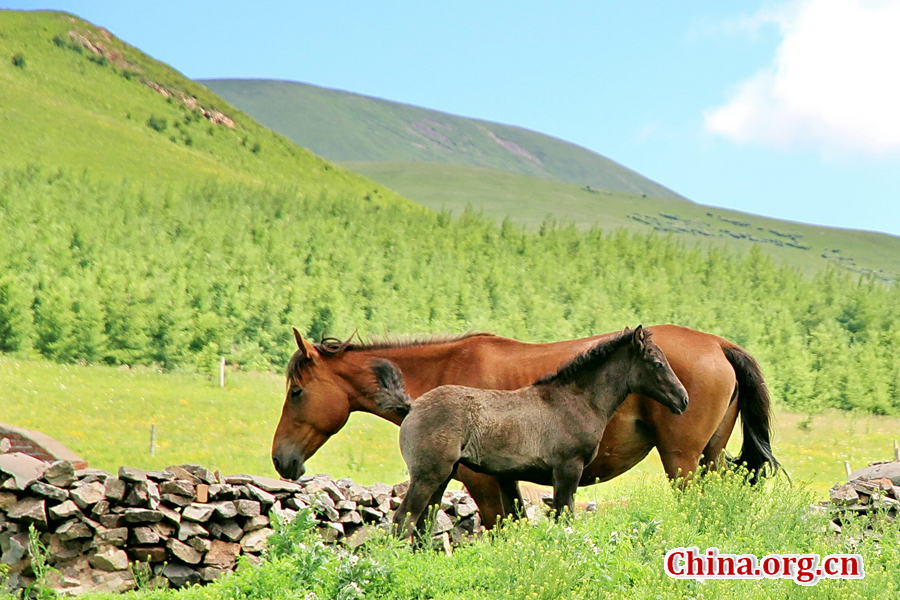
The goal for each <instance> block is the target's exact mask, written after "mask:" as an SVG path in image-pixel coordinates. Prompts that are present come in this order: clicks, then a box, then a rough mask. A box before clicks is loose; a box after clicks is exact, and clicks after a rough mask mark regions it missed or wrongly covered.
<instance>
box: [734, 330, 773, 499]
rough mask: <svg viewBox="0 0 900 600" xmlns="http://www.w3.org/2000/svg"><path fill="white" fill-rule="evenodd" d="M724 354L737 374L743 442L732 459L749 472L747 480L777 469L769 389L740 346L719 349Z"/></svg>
mask: <svg viewBox="0 0 900 600" xmlns="http://www.w3.org/2000/svg"><path fill="white" fill-rule="evenodd" d="M722 352H724V353H725V357H726V358H727V359H728V362H730V363H731V366H732V367H733V368H734V373H735V375H736V376H737V385H738V389H737V390H736V391H737V401H738V412H739V413H740V415H741V427H742V429H743V434H744V443H743V445H742V446H741V454H740V456H738V457H737V458H736V459H734V460H733V462H734V463H736V464H739V465H740V464H743V465H745V466H746V467H747V470H748V471H750V483H756V482H758V481H759V480H760V479H761V477H764V476H767V475H772V474H774V473H775V472H776V471H778V468H779V466H780V465H779V463H778V461H777V460H776V459H775V456H773V455H772V446H771V433H772V415H771V411H770V406H769V390H768V388H767V387H766V382H765V380H764V379H763V376H762V371H760V369H759V364H757V362H756V360H755V359H754V358H753V357H752V356H750V354H748V353H747V351H746V350H744V349H743V348H741V347H740V346H726V347H723V348H722Z"/></svg>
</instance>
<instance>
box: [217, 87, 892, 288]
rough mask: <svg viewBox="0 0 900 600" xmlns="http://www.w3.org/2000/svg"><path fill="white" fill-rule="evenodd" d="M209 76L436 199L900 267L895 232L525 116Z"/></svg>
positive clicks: (370, 172)
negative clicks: (785, 211) (595, 143)
mask: <svg viewBox="0 0 900 600" xmlns="http://www.w3.org/2000/svg"><path fill="white" fill-rule="evenodd" d="M204 83H205V84H206V85H208V86H209V87H210V88H211V89H213V90H215V91H217V92H218V93H220V94H222V95H223V96H224V97H225V98H228V99H229V100H230V101H232V102H234V103H235V104H236V105H237V106H240V107H242V108H243V109H244V110H246V111H247V112H249V113H250V114H252V115H253V116H254V117H255V118H257V119H259V120H260V121H261V122H263V123H265V124H267V125H269V126H270V127H272V128H273V129H275V130H276V131H279V132H281V133H283V134H284V135H286V136H288V137H289V138H291V139H292V140H294V141H295V142H297V143H298V144H300V145H301V146H304V147H308V148H311V149H312V150H313V151H314V152H317V153H318V154H321V155H323V156H326V157H328V158H331V159H333V160H337V161H341V164H342V165H343V166H345V167H347V168H348V169H350V170H352V171H355V172H357V173H361V174H363V175H365V176H367V177H369V178H371V179H373V180H375V181H377V182H379V183H381V184H383V185H385V186H386V187H388V188H391V189H393V190H396V191H397V192H399V193H400V194H403V195H404V196H405V197H407V198H411V199H413V200H415V201H417V202H419V203H421V204H423V205H425V206H427V207H429V208H432V209H435V210H441V209H444V208H447V209H450V210H451V211H454V212H456V213H459V212H461V211H462V210H463V209H464V208H465V207H466V206H468V205H472V206H473V207H475V209H476V210H479V211H482V212H484V214H485V215H487V216H489V217H492V218H495V219H498V220H500V219H503V218H505V217H507V216H509V217H511V218H512V219H513V220H515V221H517V222H519V223H524V224H526V225H536V224H539V223H540V222H542V221H543V220H544V218H546V216H547V215H548V214H552V215H554V216H556V217H559V218H563V219H568V220H572V221H574V222H575V223H577V224H578V225H579V226H582V227H590V226H593V225H599V226H600V227H602V228H604V229H612V228H616V227H627V228H630V229H634V230H638V231H647V230H648V229H652V230H655V231H660V232H664V233H670V234H673V235H674V236H675V237H676V238H678V239H681V240H683V241H685V242H686V243H687V244H689V245H693V244H697V243H700V244H707V243H713V244H716V245H725V246H728V247H731V248H735V249H738V250H741V251H746V250H747V249H749V248H750V247H751V246H753V245H754V243H759V244H760V245H761V247H762V248H763V249H764V250H765V251H766V252H767V253H769V254H770V255H771V256H773V257H775V258H776V259H778V260H779V261H782V262H784V263H785V264H789V265H794V266H796V267H798V268H799V269H801V270H802V271H803V272H804V273H813V272H815V271H818V270H820V269H822V268H823V267H825V266H827V265H839V266H840V267H842V268H845V269H848V270H850V271H852V272H857V273H862V274H869V273H872V274H875V275H876V276H878V277H879V278H882V279H885V280H894V279H896V278H897V277H898V275H900V238H898V237H895V236H891V235H887V234H880V233H872V232H865V231H855V230H846V229H838V228H829V227H818V226H813V225H804V224H800V223H793V222H789V221H781V220H778V219H770V218H766V217H758V216H754V215H749V214H745V213H740V212H736V211H729V210H725V209H720V208H712V207H707V206H702V205H699V204H696V203H693V202H690V201H688V200H686V199H684V198H682V197H680V196H678V195H677V194H675V193H673V192H671V191H670V190H668V189H666V188H664V187H662V186H659V185H657V184H655V183H653V182H651V181H649V180H647V179H644V178H643V177H641V176H639V175H637V174H636V173H634V172H632V171H629V170H628V169H626V168H624V167H622V166H621V165H618V164H616V163H614V162H612V161H610V160H608V159H606V158H604V157H602V156H599V155H597V154H594V153H593V152H590V151H588V150H585V149H583V148H580V147H578V146H575V145H572V144H569V143H567V142H563V141H561V140H558V139H555V138H551V137H549V136H545V135H542V134H539V133H535V132H532V131H528V130H525V129H521V128H518V127H511V126H507V125H497V124H494V123H486V122H482V121H477V120H474V119H467V118H463V117H458V116H453V115H448V114H445V113H440V112H437V111H433V110H427V109H424V108H418V107H414V106H409V105H405V104H400V103H396V102H389V101H386V100H379V99H375V98H369V97H366V96H360V95H357V94H351V93H348V92H341V91H336V90H329V89H325V88H320V87H316V86H312V85H307V84H302V83H294V82H284V81H264V80H225V79H222V80H206V81H204ZM492 134H493V135H492ZM498 140H500V141H503V140H505V141H506V142H510V144H507V145H503V144H501V143H499V142H498Z"/></svg>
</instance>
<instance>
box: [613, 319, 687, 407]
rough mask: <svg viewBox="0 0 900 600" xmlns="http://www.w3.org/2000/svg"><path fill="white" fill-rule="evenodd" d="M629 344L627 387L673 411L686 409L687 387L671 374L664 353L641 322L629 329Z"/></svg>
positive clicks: (672, 372) (671, 371) (670, 368)
mask: <svg viewBox="0 0 900 600" xmlns="http://www.w3.org/2000/svg"><path fill="white" fill-rule="evenodd" d="M627 331H628V330H627V329H626V332H627ZM631 348H632V350H633V352H634V356H635V360H633V361H631V363H630V367H631V368H630V369H629V373H630V377H631V382H630V383H631V391H632V392H633V393H636V394H641V395H642V396H647V397H648V398H653V399H654V400H656V401H657V402H659V403H660V404H662V405H663V406H665V407H667V408H668V409H669V410H671V411H672V412H673V413H675V414H676V415H680V414H681V413H683V412H684V411H685V410H687V406H688V393H687V390H686V389H684V386H683V385H682V384H681V380H679V379H678V376H677V375H675V372H674V371H673V370H672V366H671V365H669V361H668V359H666V355H665V354H664V353H663V351H662V350H661V349H660V348H659V346H657V345H656V344H654V343H653V341H652V340H651V339H650V334H649V333H646V332H645V331H644V328H643V327H642V326H641V325H638V326H637V329H635V330H634V331H632V332H631Z"/></svg>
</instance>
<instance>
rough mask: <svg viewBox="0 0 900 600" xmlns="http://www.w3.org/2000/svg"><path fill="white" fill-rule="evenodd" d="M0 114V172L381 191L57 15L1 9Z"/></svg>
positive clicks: (105, 36) (101, 32)
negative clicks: (31, 168)
mask: <svg viewBox="0 0 900 600" xmlns="http://www.w3.org/2000/svg"><path fill="white" fill-rule="evenodd" d="M0 107H2V108H0V139H2V145H3V149H2V151H0V168H3V167H5V168H22V167H24V166H26V165H35V166H38V167H42V168H50V169H60V170H62V171H64V172H70V173H71V172H74V173H80V172H82V171H83V170H86V171H88V172H89V173H90V174H91V176H92V177H94V178H101V179H112V180H116V181H121V180H122V179H128V180H130V181H132V182H145V183H153V184H166V185H179V186H180V185H183V184H200V183H205V182H208V181H210V180H213V179H214V180H216V181H218V182H222V183H242V184H247V183H249V184H265V185H271V184H274V185H285V184H286V185H290V186H293V187H295V188H296V189H298V190H299V191H300V192H301V193H313V194H317V193H319V192H320V191H321V190H322V189H329V190H331V191H339V190H340V191H344V192H347V193H350V194H352V195H358V196H362V195H364V194H365V193H371V192H372V191H373V189H375V188H380V186H375V185H374V184H372V183H371V182H368V181H366V180H365V179H363V178H362V177H360V176H358V175H356V174H354V173H350V172H347V171H345V170H344V169H341V168H338V167H336V166H335V165H333V164H330V163H329V162H328V161H326V160H324V159H322V158H320V157H318V156H315V155H314V154H312V153H311V152H310V151H308V150H305V149H302V148H298V147H297V146H296V145H294V144H293V143H291V142H290V141H289V140H287V139H285V138H284V137H282V136H280V135H278V134H276V133H273V132H272V131H270V130H269V129H266V128H265V127H263V126H261V125H260V124H259V123H257V122H255V121H254V120H253V119H251V118H250V117H248V116H246V115H245V114H244V113H242V112H241V111H239V110H237V109H236V108H234V107H233V106H231V105H230V104H229V103H228V102H226V101H225V100H223V99H222V98H220V97H218V96H216V95H215V94H213V93H212V92H210V91H209V90H207V89H206V88H205V87H203V86H202V85H200V84H197V83H195V82H193V81H191V80H189V79H187V78H186V77H184V76H183V75H181V74H180V73H178V72H177V71H175V70H174V69H172V68H171V67H169V66H167V65H164V64H162V63H160V62H158V61H156V60H154V59H152V58H151V57H149V56H147V55H146V54H144V53H142V52H141V51H139V50H137V49H136V48H134V47H132V46H129V45H128V44H126V43H124V42H123V41H121V40H119V39H117V38H116V37H114V36H113V35H112V34H110V33H109V32H108V31H107V30H105V29H103V28H100V27H96V26H94V25H92V24H90V23H88V22H86V21H84V20H82V19H79V18H78V17H75V16H72V15H70V14H66V13H60V12H49V11H36V12H20V11H0ZM373 186H374V187H373ZM378 191H379V194H381V195H382V196H384V197H386V198H387V197H390V198H391V200H393V201H401V202H406V201H404V200H401V199H400V198H399V197H398V196H397V195H396V194H394V193H392V192H389V191H387V190H384V189H379V190H378Z"/></svg>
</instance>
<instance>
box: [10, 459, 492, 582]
mask: <svg viewBox="0 0 900 600" xmlns="http://www.w3.org/2000/svg"><path fill="white" fill-rule="evenodd" d="M406 487H407V484H398V485H395V486H388V485H385V484H380V483H379V484H375V485H372V486H368V487H363V486H361V485H359V484H357V483H355V482H354V481H352V480H350V479H341V480H339V481H335V480H334V479H332V478H331V477H329V476H328V475H316V476H312V477H303V478H301V480H300V481H298V482H296V483H295V482H289V481H280V480H276V479H270V478H268V477H259V476H254V475H229V476H223V475H221V474H220V473H218V472H211V471H209V470H208V469H205V468H203V467H200V466H197V465H181V466H172V467H168V468H167V469H165V470H164V471H144V470H141V469H136V468H132V467H121V468H120V469H119V471H118V473H117V475H116V476H113V475H111V474H109V473H106V472H104V471H100V470H97V469H82V470H77V471H76V470H75V469H74V468H73V466H72V463H70V462H67V461H57V462H54V463H43V462H41V461H39V460H37V459H34V458H32V457H30V456H27V455H24V454H19V453H12V454H0V563H2V564H6V565H9V573H8V584H9V586H10V587H11V588H12V589H21V588H24V587H26V586H27V585H29V584H31V583H32V582H33V581H34V576H35V574H34V572H33V569H32V566H31V557H30V556H29V555H28V530H29V527H30V526H32V525H33V526H34V527H35V528H36V530H37V531H38V532H40V542H41V543H42V544H43V545H44V547H45V548H46V556H47V561H48V565H49V566H51V567H53V570H52V572H51V574H50V576H49V581H47V582H46V583H47V584H48V585H50V586H51V587H53V588H55V589H57V590H59V591H61V592H65V593H67V594H77V593H80V592H83V591H87V590H96V591H125V590H129V589H132V588H133V587H134V586H135V579H134V571H135V569H134V565H135V563H140V564H141V571H140V572H141V573H143V574H144V575H145V576H146V577H147V578H156V579H157V582H156V583H161V580H160V578H162V579H164V580H165V582H167V583H168V584H170V585H172V586H175V587H181V586H184V585H187V584H201V583H205V582H209V581H213V580H215V579H217V578H218V577H220V576H221V575H222V574H223V573H226V572H228V571H230V570H232V569H233V568H234V567H235V564H236V562H237V559H238V557H239V556H244V557H246V560H247V561H248V562H250V563H251V564H253V563H255V562H258V561H259V560H260V558H259V557H260V554H261V553H262V552H263V550H264V549H265V546H266V540H267V538H268V537H269V536H270V535H271V534H272V533H273V529H272V526H271V523H270V517H272V516H273V515H278V516H279V517H280V518H282V519H284V520H287V521H290V520H292V519H293V518H294V517H295V516H296V515H297V514H298V512H299V511H301V510H303V509H306V508H310V509H311V510H312V511H313V513H314V514H315V517H316V519H317V521H318V531H319V533H320V534H321V535H322V537H323V538H324V540H326V541H328V542H341V543H344V544H346V545H348V546H350V547H352V548H355V547H358V546H359V545H361V544H363V543H364V542H365V541H366V539H368V538H369V536H370V535H371V533H372V530H373V529H376V528H380V529H384V530H388V529H390V516H391V513H392V511H393V510H394V509H395V508H396V507H397V506H399V504H400V501H401V500H402V496H403V494H405V492H406ZM480 529H481V527H480V518H479V515H478V513H477V512H476V506H475V503H474V501H473V500H472V499H471V497H469V495H468V494H466V493H465V492H458V491H457V492H448V493H447V494H445V496H444V501H443V503H442V505H441V510H439V511H438V512H437V514H436V518H435V528H434V534H435V537H436V539H437V541H438V542H439V543H440V544H443V545H444V546H445V547H446V548H449V547H450V546H451V545H452V544H454V543H460V542H462V541H464V540H465V539H466V538H468V537H471V536H473V535H476V534H477V533H478V532H479V531H480Z"/></svg>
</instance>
